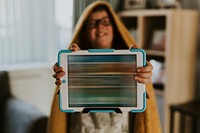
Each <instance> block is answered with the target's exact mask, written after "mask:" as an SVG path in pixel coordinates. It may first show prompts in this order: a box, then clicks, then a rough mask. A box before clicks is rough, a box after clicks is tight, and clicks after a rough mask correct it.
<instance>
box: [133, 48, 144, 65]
mask: <svg viewBox="0 0 200 133" xmlns="http://www.w3.org/2000/svg"><path fill="white" fill-rule="evenodd" d="M130 51H131V52H142V54H143V66H146V65H147V64H146V52H145V51H144V50H143V49H140V48H131V49H130Z"/></svg>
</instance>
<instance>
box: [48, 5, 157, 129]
mask: <svg viewBox="0 0 200 133" xmlns="http://www.w3.org/2000/svg"><path fill="white" fill-rule="evenodd" d="M74 33H75V34H74V37H73V39H72V44H71V45H70V47H69V49H70V50H72V51H74V52H76V51H78V50H87V49H106V48H114V49H128V48H138V46H137V44H136V43H135V41H134V39H133V38H132V36H131V35H130V34H129V32H128V30H127V29H126V28H125V26H124V25H123V24H122V22H121V21H120V20H119V18H118V17H117V15H116V14H115V13H114V11H113V10H112V8H111V6H110V5H109V4H108V3H107V2H105V1H104V2H103V1H97V2H94V3H92V4H91V5H89V6H88V7H87V8H86V9H85V11H84V12H83V14H82V16H81V17H80V19H79V21H78V23H77V25H76V27H75V30H74ZM53 70H54V72H55V74H54V75H53V77H54V78H55V79H56V82H55V84H56V85H57V93H59V85H61V83H62V82H61V80H60V78H61V77H62V76H64V75H65V72H64V71H63V68H61V67H58V64H57V63H56V64H55V65H54V66H53ZM152 70H153V67H152V65H151V64H150V63H149V62H147V66H145V67H142V68H139V69H138V70H137V73H134V78H135V80H136V81H138V82H140V83H143V84H146V91H147V98H150V99H149V100H147V108H146V110H145V111H144V112H143V113H136V114H131V113H129V114H128V113H123V114H115V113H88V114H81V113H72V114H69V113H63V112H61V111H60V110H59V105H58V96H57V94H55V96H54V101H53V105H52V109H51V114H50V119H49V125H48V132H49V133H58V132H59V133H129V132H130V133H138V132H140V133H160V132H161V128H160V122H159V118H158V111H157V107H156V101H155V95H154V92H153V88H152V83H151V76H152Z"/></svg>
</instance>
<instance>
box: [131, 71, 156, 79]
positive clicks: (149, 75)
mask: <svg viewBox="0 0 200 133" xmlns="http://www.w3.org/2000/svg"><path fill="white" fill-rule="evenodd" d="M135 76H138V77H141V78H151V77H152V72H145V73H144V72H143V73H137V74H135Z"/></svg>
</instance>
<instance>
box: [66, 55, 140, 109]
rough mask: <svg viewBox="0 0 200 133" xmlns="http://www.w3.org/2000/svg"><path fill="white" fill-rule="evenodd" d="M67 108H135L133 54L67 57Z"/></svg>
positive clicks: (134, 66) (134, 65)
mask: <svg viewBox="0 0 200 133" xmlns="http://www.w3.org/2000/svg"><path fill="white" fill-rule="evenodd" d="M67 64H68V66H67V67H68V75H67V77H68V93H69V94H68V102H69V107H111V106H112V107H136V106H137V105H136V104H137V89H136V88H137V87H136V86H137V84H136V81H135V80H134V76H133V73H134V72H136V68H137V67H136V66H137V64H136V55H68V57H67Z"/></svg>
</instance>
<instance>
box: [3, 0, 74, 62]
mask: <svg viewBox="0 0 200 133" xmlns="http://www.w3.org/2000/svg"><path fill="white" fill-rule="evenodd" d="M66 1H68V0H0V65H2V64H4V65H5V64H18V63H32V62H48V61H49V60H53V59H55V58H56V56H57V52H58V50H59V49H60V48H61V47H63V46H64V45H65V46H66V45H67V44H66V43H67V41H68V40H67V38H65V37H64V36H66V37H70V36H71V28H70V26H71V24H70V23H72V21H71V20H72V19H71V20H69V17H68V16H70V15H71V16H70V17H72V12H70V11H69V8H68V6H71V7H72V2H71V5H70V4H69V3H70V2H69V1H68V2H69V3H67V2H66ZM71 1H72V0H71ZM63 3H64V4H63ZM61 5H62V7H61V10H60V6H61ZM71 10H72V9H71ZM70 13H71V14H70ZM66 19H67V20H68V21H66ZM66 23H67V24H66ZM66 34H69V35H66ZM64 43H65V44H64Z"/></svg>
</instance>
